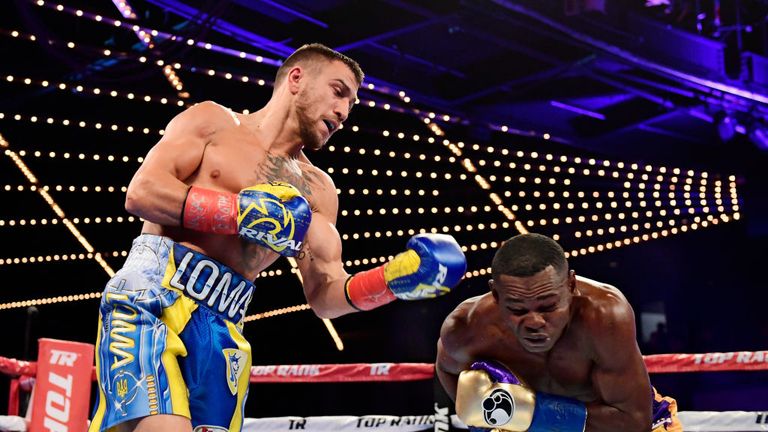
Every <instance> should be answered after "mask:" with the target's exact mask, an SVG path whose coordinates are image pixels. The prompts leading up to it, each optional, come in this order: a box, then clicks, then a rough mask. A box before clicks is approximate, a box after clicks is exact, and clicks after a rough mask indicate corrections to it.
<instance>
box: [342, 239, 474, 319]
mask: <svg viewBox="0 0 768 432" xmlns="http://www.w3.org/2000/svg"><path fill="white" fill-rule="evenodd" d="M406 247H407V248H408V250H407V251H405V252H403V253H401V254H399V255H397V256H396V257H395V258H393V259H392V260H391V261H389V262H388V263H386V264H384V265H381V266H379V267H376V268H373V269H371V270H367V271H364V272H360V273H357V274H355V275H354V276H351V277H350V278H349V279H347V283H346V285H345V294H346V298H347V301H348V302H349V304H350V305H352V307H354V308H355V309H358V310H370V309H373V308H375V307H378V306H381V305H384V304H387V303H389V302H391V301H393V300H395V299H402V300H419V299H426V298H434V297H438V296H441V295H444V294H447V293H449V292H450V291H451V289H452V288H453V287H454V286H456V285H457V284H458V283H459V282H460V281H461V278H462V277H464V272H465V271H466V270H467V259H466V258H465V257H464V253H463V252H462V251H461V247H460V246H459V244H458V243H456V240H455V239H454V238H453V237H452V236H450V235H446V234H418V235H415V236H413V237H411V239H410V240H409V241H408V244H407V245H406Z"/></svg>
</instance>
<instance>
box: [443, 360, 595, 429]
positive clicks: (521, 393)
mask: <svg viewBox="0 0 768 432" xmlns="http://www.w3.org/2000/svg"><path fill="white" fill-rule="evenodd" d="M456 415H457V416H458V417H459V419H461V421H463V422H464V424H466V425H467V426H470V427H473V428H484V429H485V428H488V429H498V430H502V431H513V432H523V431H529V432H544V431H559V432H583V431H584V427H585V425H586V422H587V408H586V406H585V405H584V403H583V402H580V401H577V400H575V399H571V398H566V397H562V396H556V395H551V394H547V393H541V392H534V391H533V390H531V389H530V388H529V387H528V386H527V385H526V384H525V383H524V382H522V381H521V380H520V379H519V378H518V377H517V376H515V374H514V373H513V372H511V371H510V370H508V369H507V368H506V367H504V366H503V365H502V364H500V363H498V362H491V361H477V362H474V363H473V364H472V366H470V369H469V370H466V371H463V372H461V374H460V375H459V381H458V384H457V387H456Z"/></svg>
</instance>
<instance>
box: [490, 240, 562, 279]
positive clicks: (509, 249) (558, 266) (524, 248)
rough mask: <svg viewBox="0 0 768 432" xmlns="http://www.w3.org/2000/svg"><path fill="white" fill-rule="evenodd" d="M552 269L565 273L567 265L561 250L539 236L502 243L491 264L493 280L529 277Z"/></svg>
mask: <svg viewBox="0 0 768 432" xmlns="http://www.w3.org/2000/svg"><path fill="white" fill-rule="evenodd" d="M548 266H552V267H553V268H554V269H555V271H556V272H558V273H560V272H567V271H568V261H567V260H566V259H565V252H564V251H563V248H562V247H560V245H559V244H557V242H556V241H554V240H552V239H551V238H549V237H547V236H545V235H542V234H535V233H529V234H520V235H516V236H514V237H512V238H510V239H509V240H507V241H505V242H504V243H503V244H502V245H501V247H500V248H499V250H498V251H496V255H494V256H493V264H491V275H492V277H493V278H494V279H496V278H498V277H499V276H500V275H507V276H516V277H529V276H533V275H535V274H536V273H539V272H540V271H542V270H544V269H546V268H547V267H548Z"/></svg>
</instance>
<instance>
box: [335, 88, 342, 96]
mask: <svg viewBox="0 0 768 432" xmlns="http://www.w3.org/2000/svg"><path fill="white" fill-rule="evenodd" d="M333 94H335V95H336V96H338V97H341V96H342V94H341V89H340V88H338V87H334V88H333Z"/></svg>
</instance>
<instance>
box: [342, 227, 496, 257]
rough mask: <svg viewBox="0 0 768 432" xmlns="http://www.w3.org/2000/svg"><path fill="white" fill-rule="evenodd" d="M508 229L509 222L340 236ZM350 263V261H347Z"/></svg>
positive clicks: (408, 234)
mask: <svg viewBox="0 0 768 432" xmlns="http://www.w3.org/2000/svg"><path fill="white" fill-rule="evenodd" d="M509 227H510V222H508V221H504V222H501V223H496V222H491V223H487V224H486V223H478V224H475V225H464V226H462V225H453V226H447V225H446V226H442V227H439V228H437V227H433V228H409V229H398V230H387V231H364V232H362V233H344V234H342V235H341V239H342V240H360V239H369V238H372V237H373V238H380V237H385V238H391V237H406V236H412V235H416V234H423V233H434V234H436V233H456V232H462V231H484V230H496V229H506V228H509ZM348 262H351V261H348Z"/></svg>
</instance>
